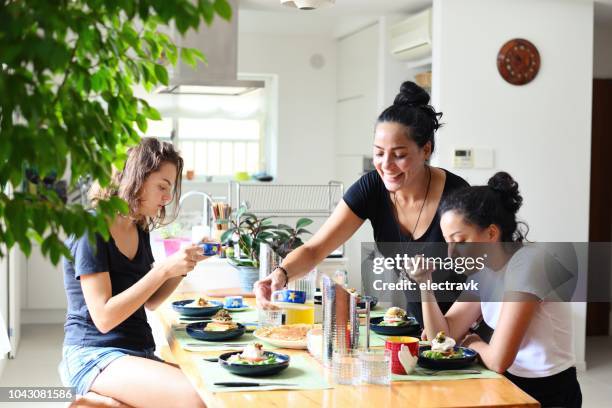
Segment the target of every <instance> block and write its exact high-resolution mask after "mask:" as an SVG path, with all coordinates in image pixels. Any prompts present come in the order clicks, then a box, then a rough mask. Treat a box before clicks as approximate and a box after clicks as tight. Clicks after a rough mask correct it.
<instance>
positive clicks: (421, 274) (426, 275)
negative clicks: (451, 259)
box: [406, 255, 434, 283]
mask: <svg viewBox="0 0 612 408" xmlns="http://www.w3.org/2000/svg"><path fill="white" fill-rule="evenodd" d="M415 258H416V261H415V262H414V263H415V264H416V265H419V266H420V265H423V266H425V258H423V256H421V255H416V256H415ZM433 271H434V269H433V268H424V267H418V268H412V269H410V270H406V273H407V274H408V277H410V279H412V280H414V281H415V282H417V283H426V282H429V281H431V274H432V273H433Z"/></svg>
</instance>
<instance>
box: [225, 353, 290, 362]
mask: <svg viewBox="0 0 612 408" xmlns="http://www.w3.org/2000/svg"><path fill="white" fill-rule="evenodd" d="M235 355H237V354H235ZM232 357H233V356H232ZM228 362H229V363H232V364H242V365H266V364H276V363H282V362H283V360H281V359H279V358H276V356H274V355H269V356H267V358H266V359H265V360H261V361H249V360H245V359H242V358H237V359H231V360H228Z"/></svg>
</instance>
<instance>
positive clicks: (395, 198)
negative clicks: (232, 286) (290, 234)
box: [255, 82, 468, 322]
mask: <svg viewBox="0 0 612 408" xmlns="http://www.w3.org/2000/svg"><path fill="white" fill-rule="evenodd" d="M440 116H442V113H439V112H436V111H435V109H434V108H433V107H432V106H431V105H429V94H427V92H426V91H425V90H423V89H422V88H421V87H419V86H418V85H416V84H415V83H414V82H404V83H403V84H402V86H401V89H400V92H399V94H398V95H397V96H396V97H395V101H394V102H393V105H391V106H389V107H388V108H387V109H385V110H384V111H383V112H382V113H381V114H380V116H379V117H378V120H377V123H376V129H375V132H374V146H373V162H374V167H375V168H376V170H374V171H371V172H369V173H367V174H365V175H363V176H362V177H361V178H360V179H359V180H357V182H355V183H354V184H353V185H352V186H351V187H350V188H349V189H348V190H347V192H346V194H345V195H344V197H343V199H342V200H341V201H340V203H339V204H338V206H337V207H336V209H335V210H334V212H333V213H332V215H331V216H330V218H329V219H328V220H327V221H326V222H325V224H324V225H323V226H322V227H321V229H319V231H317V233H316V234H315V235H314V236H313V237H312V238H311V239H310V240H308V242H306V243H305V244H304V245H302V246H301V247H299V248H298V249H296V250H294V251H292V252H291V253H290V254H289V255H288V256H287V257H286V258H285V260H284V261H283V263H282V265H281V266H280V267H278V268H277V269H275V270H274V271H273V272H272V274H270V275H269V276H268V277H267V278H265V279H262V280H260V281H258V282H256V283H255V293H256V295H257V301H258V302H259V303H260V304H261V305H262V306H263V307H268V305H269V299H270V295H271V292H272V291H274V290H278V289H281V288H282V287H283V286H285V285H286V284H287V282H288V281H290V280H293V279H297V278H299V277H300V276H302V275H304V274H305V273H307V272H308V271H310V270H311V269H312V268H314V267H315V266H316V265H317V264H318V263H319V262H321V261H322V260H323V259H324V258H325V257H326V256H327V255H329V254H330V253H331V252H332V251H333V250H334V249H336V248H338V247H339V246H341V245H342V244H343V243H344V242H346V241H347V240H348V239H349V238H350V237H351V236H352V235H353V234H354V233H355V232H356V231H357V230H358V229H359V227H360V226H361V225H362V224H363V223H364V221H365V220H370V223H371V224H372V227H373V229H374V241H376V242H378V243H382V242H394V243H397V242H401V243H409V242H419V243H423V242H444V238H443V236H442V231H441V230H440V226H439V217H438V215H437V210H438V205H439V203H440V200H441V199H442V198H443V197H444V196H446V195H447V194H449V193H450V192H451V191H453V190H455V189H457V188H460V187H464V186H467V185H468V184H467V183H466V182H465V180H463V179H462V178H461V177H459V176H456V175H455V174H453V173H451V172H449V171H447V170H444V169H440V168H436V167H432V166H430V165H429V164H427V162H428V160H429V159H430V157H431V155H432V153H433V151H434V146H435V142H434V133H435V131H436V130H437V129H438V128H439V127H440V123H439V118H440ZM408 306H409V311H410V312H411V314H413V315H414V316H415V317H416V318H417V320H418V321H419V322H421V321H422V320H421V308H420V304H419V303H418V302H411V303H409V305H408Z"/></svg>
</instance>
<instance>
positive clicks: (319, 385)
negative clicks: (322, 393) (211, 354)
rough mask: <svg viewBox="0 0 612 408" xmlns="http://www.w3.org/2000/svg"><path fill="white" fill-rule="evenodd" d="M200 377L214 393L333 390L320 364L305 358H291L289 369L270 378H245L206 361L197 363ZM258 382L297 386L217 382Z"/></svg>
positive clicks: (217, 364)
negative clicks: (232, 385)
mask: <svg viewBox="0 0 612 408" xmlns="http://www.w3.org/2000/svg"><path fill="white" fill-rule="evenodd" d="M197 368H198V371H199V373H200V376H201V377H202V379H203V380H204V383H205V384H206V389H207V390H209V391H212V392H242V391H270V390H325V389H328V388H333V387H332V386H331V385H330V384H329V383H328V382H327V381H326V380H325V379H324V378H323V376H322V375H321V369H320V366H318V363H316V362H314V361H312V360H307V359H306V358H305V357H304V356H291V360H290V361H289V367H287V368H286V369H285V370H283V371H281V372H280V373H278V374H274V375H272V376H269V377H243V376H240V375H235V374H232V373H230V372H229V371H227V370H226V369H225V368H223V367H221V366H220V365H219V363H211V362H208V361H205V360H200V361H198V362H197ZM229 381H234V382H236V381H238V382H244V381H248V382H258V383H288V384H297V385H296V386H283V385H269V386H261V387H219V386H216V385H213V383H216V382H229Z"/></svg>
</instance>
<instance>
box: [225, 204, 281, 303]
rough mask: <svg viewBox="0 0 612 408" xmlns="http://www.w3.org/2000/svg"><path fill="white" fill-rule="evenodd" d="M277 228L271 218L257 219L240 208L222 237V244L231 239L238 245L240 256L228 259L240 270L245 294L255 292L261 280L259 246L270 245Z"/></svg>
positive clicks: (241, 284) (241, 283) (243, 208)
mask: <svg viewBox="0 0 612 408" xmlns="http://www.w3.org/2000/svg"><path fill="white" fill-rule="evenodd" d="M275 229H276V226H275V225H273V224H272V220H271V219H270V218H269V217H265V218H257V216H256V215H255V214H252V213H249V212H246V208H245V207H240V208H239V209H238V211H237V212H236V214H235V215H234V216H233V217H230V224H229V228H228V229H227V231H225V232H224V233H223V235H221V243H222V244H226V243H227V242H228V241H229V240H230V239H232V240H233V241H234V242H237V243H238V247H239V249H240V251H239V254H238V256H230V257H228V262H229V263H230V264H231V265H232V266H233V267H234V268H236V269H237V270H238V273H239V277H240V288H241V289H242V290H243V291H245V292H252V291H253V284H254V283H255V281H257V279H259V245H260V244H261V243H262V242H266V243H269V242H270V240H271V239H272V238H273V237H274V236H275Z"/></svg>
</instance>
